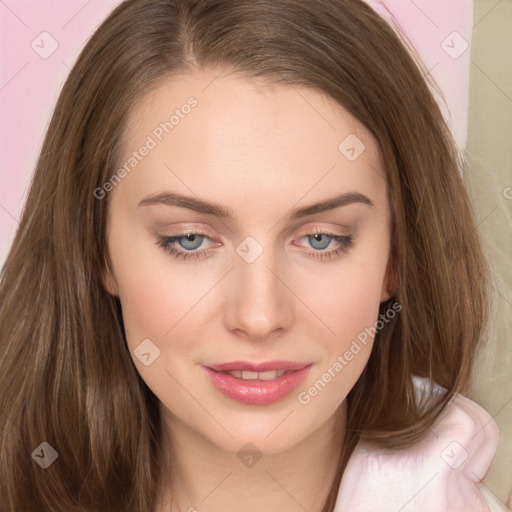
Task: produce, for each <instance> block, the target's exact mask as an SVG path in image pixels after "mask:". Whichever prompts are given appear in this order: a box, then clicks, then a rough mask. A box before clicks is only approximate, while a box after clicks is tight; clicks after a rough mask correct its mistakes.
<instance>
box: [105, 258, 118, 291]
mask: <svg viewBox="0 0 512 512" xmlns="http://www.w3.org/2000/svg"><path fill="white" fill-rule="evenodd" d="M101 282H102V283H103V287H104V288H105V290H106V291H107V292H108V293H109V294H110V295H112V296H114V297H118V296H119V292H118V286H117V281H116V278H115V277H114V274H113V272H112V270H110V267H109V265H108V263H106V269H105V271H104V272H102V274H101Z"/></svg>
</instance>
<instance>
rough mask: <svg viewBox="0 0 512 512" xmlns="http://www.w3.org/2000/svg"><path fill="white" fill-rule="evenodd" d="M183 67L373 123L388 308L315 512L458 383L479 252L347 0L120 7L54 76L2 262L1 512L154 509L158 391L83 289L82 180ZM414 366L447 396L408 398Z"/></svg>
mask: <svg viewBox="0 0 512 512" xmlns="http://www.w3.org/2000/svg"><path fill="white" fill-rule="evenodd" d="M201 69H214V70H219V71H224V70H226V71H229V72H236V73H238V74H240V75H241V76H243V77H246V78H248V79H261V80H262V83H264V82H266V83H268V84H286V85H302V86H306V87H310V88H313V89H316V90H318V91H321V92H323V93H325V94H326V95H328V96H329V97H331V98H333V99H334V100H335V101H337V102H338V103H339V104H340V105H342V106H343V107H345V108H346V109H347V110H348V111H349V112H350V113H351V114H352V115H354V116H355V117H356V118H357V119H358V120H359V121H360V122H362V123H363V124H364V125H365V126H366V127H367V128H368V129H369V130H370V131H371V132H372V134H373V135H374V136H375V138H376V140H377V142H378V145H379V149H380V152H381V157H382V161H383V162H384V166H385V173H386V179H387V183H388V194H389V201H390V205H391V212H392V248H391V257H392V262H393V271H394V273H393V275H394V281H395V293H394V295H393V297H392V298H391V299H390V301H398V302H399V304H401V306H402V309H401V311H400V314H398V315H396V317H395V318H394V319H393V320H392V321H390V322H387V323H386V325H385V326H384V328H382V329H381V330H380V331H379V332H378V333H377V335H376V340H375V345H374V349H373V351H372V354H371V356H370V359H369V362H368V364H367V366H366V368H365V370H364V371H363V373H362V375H361V377H360V378H359V380H358V381H357V383H356V385H355V386H354V388H353V389H352V390H351V392H350V393H349V395H348V419H347V425H346V434H345V442H344V445H343V448H341V447H340V458H339V466H338V471H337V474H336V478H335V481H334V483H333V486H332V489H331V492H330V494H329V497H328V500H327V502H326V503H325V506H324V509H323V510H324V512H331V511H332V510H333V507H334V502H335V499H336V496H337V492H338V486H339V483H340V480H341V477H342V473H343V470H344V467H345V465H346V462H347V460H348V458H349V456H350V454H351V452H352V450H353V448H354V446H355V445H356V443H357V442H358V440H360V439H363V438H364V439H367V440H372V441H374V442H376V443H379V444H380V445H382V446H388V447H395V448H398V447H400V446H406V445H408V444H410V443H412V442H414V441H416V440H418V439H419V438H420V437H421V436H422V435H423V434H424V433H425V431H426V429H428V428H429V426H430V425H431V424H432V423H433V422H434V421H435V419H436V418H437V417H438V415H439V414H440V412H441V411H442V410H443V408H444V407H445V406H446V404H447V402H448V401H449V399H450V398H451V397H452V396H453V394H455V393H457V392H460V391H463V390H464V389H465V387H466V385H467V382H468V378H469V375H470V370H471V365H472V361H473V358H474V354H475V350H476V348H477V344H478V342H479V340H480V339H482V337H483V333H484V328H485V327H486V325H487V318H488V306H487V304H488V291H487V290H488V288H487V286H488V278H487V275H488V271H487V266H486V261H485V258H484V254H483V251H482V247H481V242H480V240H479V236H478V232H477V228H476V224H475V221H474V217H473V214H472V210H471V206H470V202H469V199H468V195H467V192H466V188H465V185H464V182H463V178H462V177H461V172H460V171H461V170H463V168H464V161H463V159H462V157H461V154H460V152H459V151H458V149H457V148H456V146H455V143H454V141H453V139H452V137H451V134H450V131H449V129H448V127H447V126H446V124H445V121H444V120H443V117H442V114H441V112H440V110H439V108H438V104H437V103H436V101H435V99H434V98H433V95H432V93H431V92H430V90H429V86H428V83H427V82H426V80H425V77H424V73H423V72H422V70H421V68H420V67H419V66H418V64H417V63H416V62H415V60H414V58H412V57H411V55H410V54H409V53H408V51H407V50H406V48H405V46H404V44H403V43H402V41H401V40H400V38H399V37H398V36H397V34H396V33H395V32H394V30H393V29H392V28H391V26H390V25H389V24H388V23H387V22H385V21H384V20H383V19H382V18H381V17H380V16H379V15H378V14H377V13H376V12H375V11H373V10H372V9H371V8H370V7H369V6H368V5H366V4H365V3H364V2H363V1H361V0H237V1H233V0H128V1H126V2H123V3H122V4H121V5H119V6H118V7H117V8H116V9H115V10H114V11H113V12H112V13H111V14H110V15H109V17H108V18H107V19H106V20H105V21H104V23H103V24H102V25H101V26H100V27H99V29H98V30H97V31H96V32H95V34H94V35H93V36H92V38H91V39H90V40H89V41H88V42H87V44H86V46H85V48H84V49H83V51H82V53H81V55H80V57H79V59H78V61H77V62H76V64H75V66H74V67H73V70H72V71H71V73H70V75H69V77H68V79H67V81H66V83H65V85H64V88H63V90H62V92H61V94H60V97H59V100H58V103H57V105H56V108H55V111H54V113H53V116H52V119H51V122H50V125H49V127H48V131H47V134H46V138H45V140H44V144H43V147H42V149H41V153H40V155H39V160H38V163H37V167H36V170H35V175H34V178H33V181H32V184H31V187H30V192H29V195H28V198H27V201H26V205H25V208H24V211H23V215H22V218H21V222H20V226H19V229H18V231H17V233H16V237H15V239H14V242H13V244H12V247H11V250H10V252H9V254H8V257H7V260H6V262H5V265H4V267H3V269H2V273H1V282H0V300H1V303H0V364H1V371H0V411H1V419H0V432H1V433H2V444H1V453H0V495H1V510H2V512H20V511H22V510H23V511H36V510H37V511H52V512H59V511H65V512H69V511H72V510H74V511H77V512H86V511H91V512H92V511H102V512H107V511H115V512H123V511H140V512H153V511H154V508H155V506H156V495H157V482H158V478H159V475H160V464H161V463H162V460H163V454H162V453H161V452H160V449H159V446H160V439H161V434H162V432H161V427H160V417H159V413H158V400H157V398H156V397H155V395H153V393H152V392H151V391H150V390H149V389H148V387H147V386H146V385H145V383H144V382H143V380H142V379H141V378H140V376H139V375H138V373H137V371H136V369H135V366H134V364H133V362H132V360H131V357H130V354H129V352H128V350H127V346H126V340H125V335H124V327H123V323H122V317H121V314H120V304H119V300H118V299H117V298H116V297H113V296H111V295H109V294H108V293H107V292H106V290H105V288H104V286H103V284H102V280H101V276H102V275H103V274H104V272H105V271H106V269H107V265H108V257H107V251H106V240H105V227H106V219H107V208H108V197H107V198H106V199H104V200H98V199H97V198H96V197H95V195H94V194H93V191H94V190H95V189H97V188H98V187H101V186H102V185H103V184H104V183H106V182H107V181H108V180H109V179H110V178H111V176H112V175H113V174H114V173H115V171H116V170H117V169H118V166H119V165H120V162H119V156H120V145H121V142H122V137H123V128H124V127H125V126H126V123H127V120H128V117H129V115H130V112H131V111H132V109H133V106H134V105H135V104H136V103H137V101H138V100H140V99H141V98H142V97H143V96H144V94H146V93H147V92H148V91H149V90H150V89H151V88H152V87H154V86H156V85H157V84H158V83H159V82H161V81H162V80H163V79H166V78H169V77H172V76H173V75H176V74H181V73H191V72H193V71H195V70H201ZM340 142H341V141H340ZM387 308H389V302H386V303H383V304H382V306H381V310H382V311H381V313H384V312H385V311H386V309H387ZM414 375H417V376H423V377H426V378H428V379H430V380H431V381H433V382H435V383H437V384H439V385H440V386H443V387H444V388H445V390H446V391H445V392H443V393H441V394H440V395H439V396H430V397H427V398H428V400H427V401H426V402H425V404H424V406H423V407H422V408H420V407H419V406H417V405H416V403H415V401H414V400H413V395H414V387H413V381H412V377H413V376H414ZM42 442H47V443H48V444H49V445H51V446H52V447H54V448H55V450H56V451H57V453H58V459H57V461H56V462H55V463H53V464H52V465H51V466H50V467H48V468H47V469H45V470H42V469H41V468H40V467H39V466H38V465H37V464H36V463H35V462H34V460H33V457H31V454H32V452H33V450H35V449H36V448H37V447H38V446H39V445H40V444H41V443H42Z"/></svg>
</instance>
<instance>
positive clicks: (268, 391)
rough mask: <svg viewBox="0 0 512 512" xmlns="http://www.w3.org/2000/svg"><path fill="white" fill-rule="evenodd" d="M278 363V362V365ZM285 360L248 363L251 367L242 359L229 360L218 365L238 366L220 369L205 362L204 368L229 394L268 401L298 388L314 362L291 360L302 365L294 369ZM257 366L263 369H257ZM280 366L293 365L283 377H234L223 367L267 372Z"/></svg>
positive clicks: (247, 400) (244, 400) (248, 401)
mask: <svg viewBox="0 0 512 512" xmlns="http://www.w3.org/2000/svg"><path fill="white" fill-rule="evenodd" d="M276 363H278V365H277V366H276ZM283 363H284V362H283V361H273V362H271V363H270V362H269V363H263V364H260V365H257V364H249V363H247V364H248V365H249V367H247V365H246V366H245V367H244V366H243V365H242V366H241V365H240V363H226V364H225V365H218V366H216V368H217V367H228V366H230V365H231V366H233V365H237V366H233V367H232V368H227V369H226V370H219V371H216V370H214V369H212V368H209V367H207V366H203V367H202V368H203V369H204V371H205V372H206V374H207V376H208V378H209V379H210V381H211V382H212V384H213V385H214V386H215V387H216V388H217V389H218V390H219V391H221V392H222V393H223V394H224V395H225V396H227V397H228V398H231V399H232V400H236V401H237V402H242V403H245V404H252V405H265V404H269V403H272V402H276V401H277V400H280V399H281V398H283V397H284V396H286V395H287V394H288V393H290V392H291V391H292V390H293V389H294V388H296V387H297V386H298V385H299V384H300V383H301V382H303V381H304V379H305V378H306V377H307V375H308V372H309V370H310V369H311V367H312V365H313V363H310V364H308V365H303V364H298V365H297V364H296V363H288V365H295V367H297V366H298V369H293V368H286V365H283ZM269 365H272V366H269ZM254 368H259V369H258V370H255V369H254ZM261 368H263V369H261ZM277 369H289V370H290V373H287V374H285V375H282V376H281V377H276V378H275V379H272V380H261V379H250V380H243V379H238V378H237V377H233V376H232V375H229V374H227V373H221V372H223V371H229V370H249V371H258V372H263V371H267V370H277Z"/></svg>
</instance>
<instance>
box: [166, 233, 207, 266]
mask: <svg viewBox="0 0 512 512" xmlns="http://www.w3.org/2000/svg"><path fill="white" fill-rule="evenodd" d="M205 239H210V237H209V236H208V235H206V234H205V233H199V232H189V233H184V234H180V235H174V236H164V235H157V245H159V246H160V247H162V248H163V249H164V251H166V252H168V253H169V254H171V255H173V256H174V257H175V258H179V259H183V260H186V259H196V258H204V257H206V256H208V254H210V253H211V252H212V251H213V249H211V248H210V249H201V250H198V249H199V247H201V245H202V243H203V242H204V240H205Z"/></svg>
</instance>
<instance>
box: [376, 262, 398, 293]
mask: <svg viewBox="0 0 512 512" xmlns="http://www.w3.org/2000/svg"><path fill="white" fill-rule="evenodd" d="M395 292H396V269H395V261H394V258H393V257H392V256H391V255H390V256H389V259H388V264H387V267H386V272H385V274H384V279H383V281H382V290H381V296H380V301H381V302H385V301H386V300H388V299H389V298H390V297H392V296H393V295H394V294H395Z"/></svg>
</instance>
